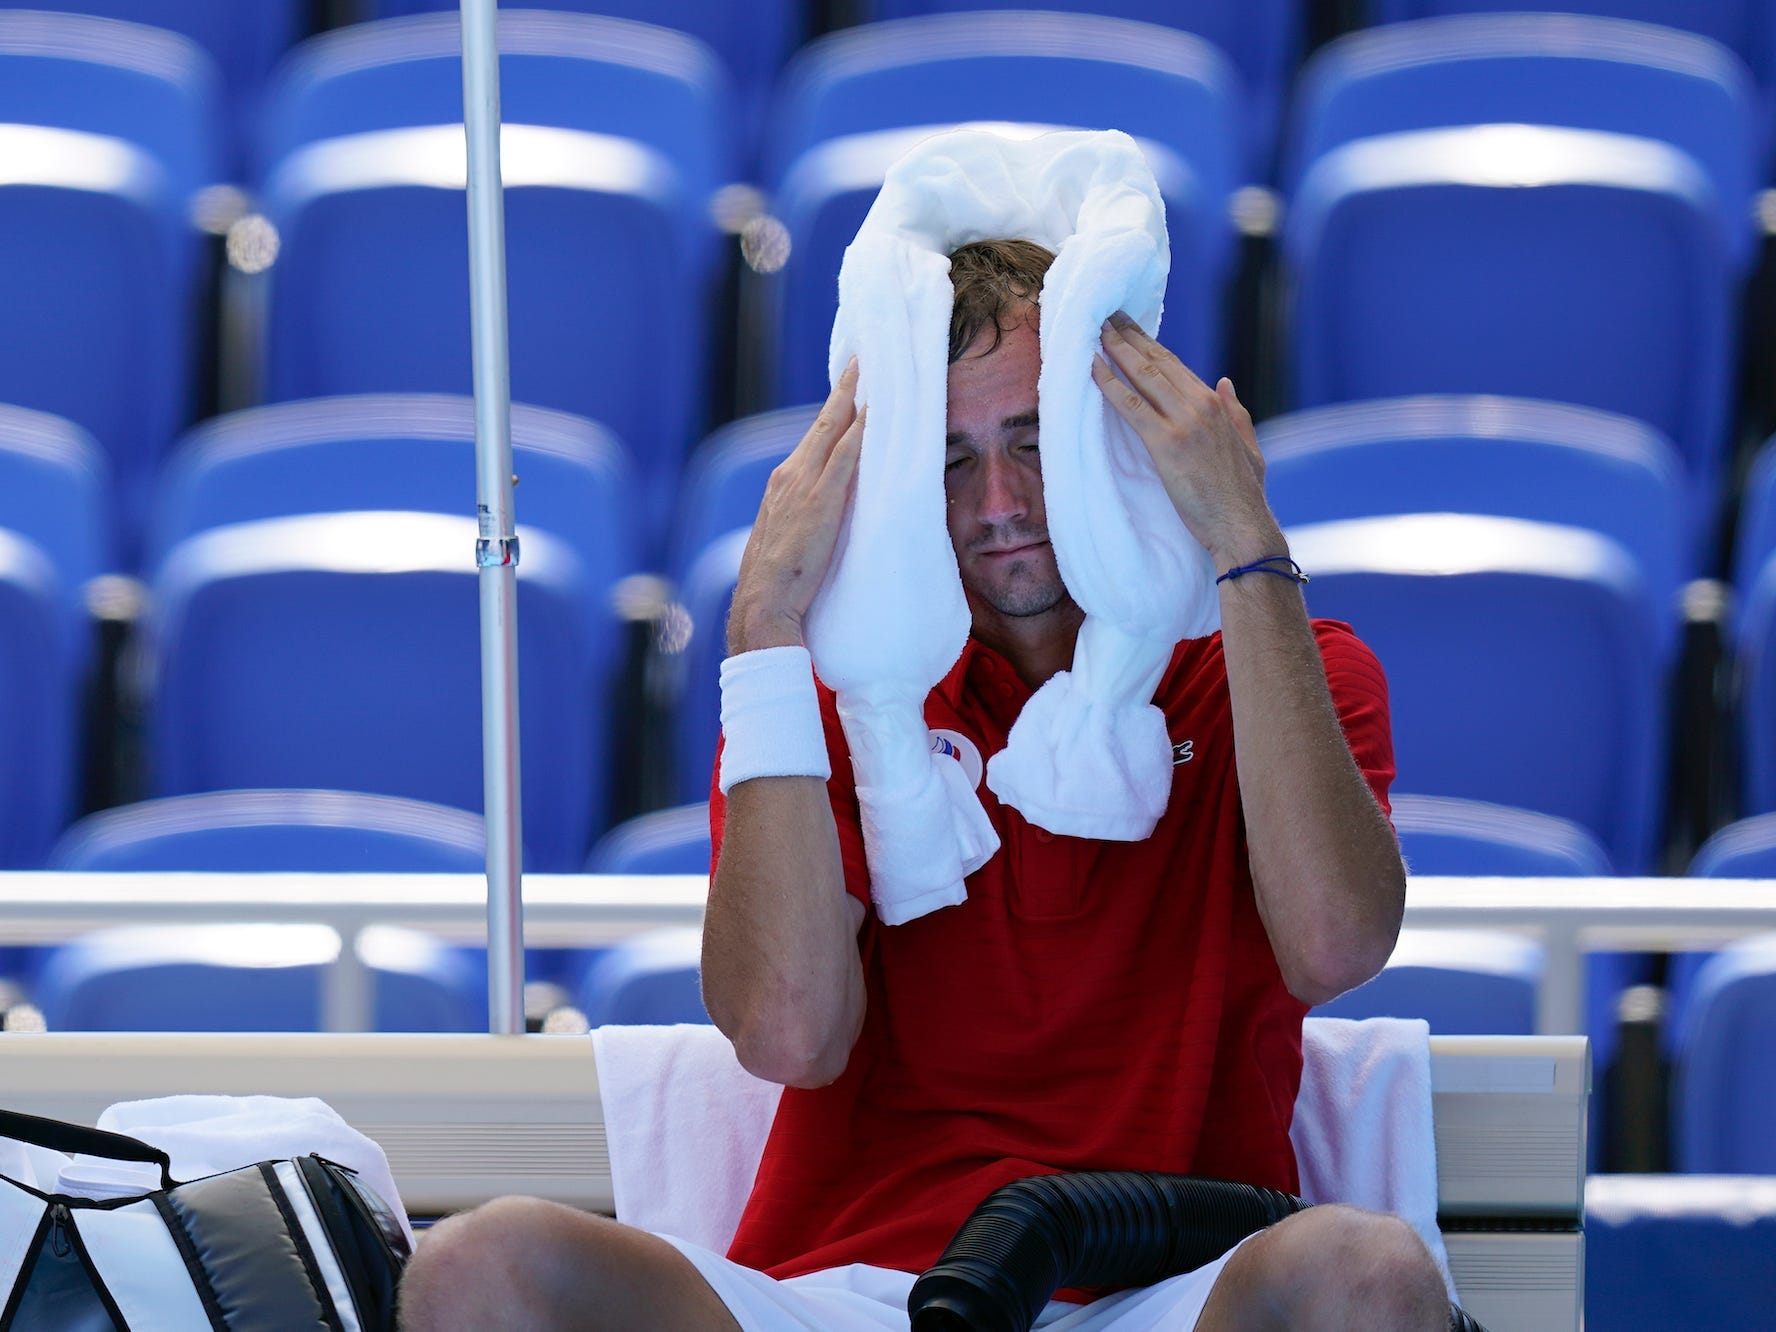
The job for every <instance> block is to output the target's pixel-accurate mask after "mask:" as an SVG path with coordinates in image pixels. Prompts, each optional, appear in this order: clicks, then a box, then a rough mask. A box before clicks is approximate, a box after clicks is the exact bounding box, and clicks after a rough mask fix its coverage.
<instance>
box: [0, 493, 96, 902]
mask: <svg viewBox="0 0 1776 1332" xmlns="http://www.w3.org/2000/svg"><path fill="white" fill-rule="evenodd" d="M66 605H67V598H66V595H65V594H64V592H63V590H62V585H61V581H60V580H59V579H58V577H57V576H56V571H55V568H54V566H53V564H52V563H51V561H50V559H49V557H48V555H46V554H45V552H44V551H43V549H42V548H41V547H39V546H38V545H37V544H36V543H35V542H32V541H29V540H26V539H25V538H24V537H21V536H19V535H18V534H16V533H14V532H10V531H7V530H6V529H4V528H0V700H4V702H3V703H0V753H4V754H5V755H6V756H7V762H6V764H5V766H4V768H3V769H0V809H3V810H4V811H5V813H4V815H3V816H0V868H5V869H37V868H39V867H40V866H41V865H42V864H43V857H44V856H45V855H46V854H47V853H48V851H49V847H50V843H51V842H53V841H54V840H55V836H56V834H57V833H59V832H60V831H61V830H62V828H63V827H64V826H65V825H66V824H67V822H68V820H69V818H70V817H71V816H72V814H73V811H74V793H75V781H76V776H77V771H78V767H79V765H78V763H77V761H76V752H77V751H76V738H77V736H78V732H79V726H78V722H77V716H78V708H79V701H80V686H81V684H82V681H81V678H80V676H79V674H78V672H77V663H78V662H79V661H80V660H81V659H82V658H81V654H80V652H79V650H78V649H77V648H76V646H75V645H74V644H73V643H70V642H69V639H68V634H69V628H68V617H67V614H66V610H65V608H66Z"/></svg>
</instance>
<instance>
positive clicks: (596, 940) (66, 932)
mask: <svg viewBox="0 0 1776 1332" xmlns="http://www.w3.org/2000/svg"><path fill="white" fill-rule="evenodd" d="M705 891H706V880H705V879H704V877H703V876H702V875H661V876H640V875H638V876H594V875H574V874H530V875H526V876H525V878H524V935H525V942H526V943H527V944H529V945H530V946H532V947H539V946H540V947H568V946H573V945H598V944H608V943H611V942H613V941H615V940H617V939H621V938H623V937H624V936H626V935H630V934H634V933H637V932H639V931H642V930H646V929H651V928H654V927H657V926H662V925H695V924H698V923H700V922H701V920H702V918H703V899H704V894H705ZM486 910H487V884H486V881H485V880H484V879H482V878H480V877H479V876H475V875H463V874H437V875H400V874H265V875H241V874H52V873H11V874H0V944H9V943H53V942H56V941H58V940H62V939H66V938H69V937H71V936H73V935H76V934H79V933H81V932H82V931H85V930H91V929H95V928H99V927H101V926H106V925H123V924H147V923H161V924H166V923H183V924H197V923H200V922H215V921H248V922H272V921H276V922H298V923H301V922H318V923H321V924H325V925H330V926H332V927H333V928H334V929H335V930H337V931H338V932H339V934H340V936H341V941H342V946H341V949H340V961H339V963H338V964H337V965H335V966H334V967H333V968H332V969H331V971H330V973H329V980H328V990H327V994H326V995H325V997H324V999H323V1005H322V1011H323V1014H324V1017H325V1026H326V1027H327V1029H328V1030H331V1031H361V1030H364V1029H365V1028H366V1027H367V1026H368V1025H369V1024H368V1020H367V1017H368V1013H369V1003H370V994H369V978H368V974H367V972H366V971H365V969H364V968H363V965H362V964H361V962H359V960H358V956H357V950H356V947H355V944H356V940H357V937H358V935H359V934H360V933H361V932H362V931H363V930H364V929H365V928H367V927H368V926H371V925H401V926H406V927H408V928H412V929H420V930H428V931H431V932H434V933H436V934H439V935H442V936H444V937H447V938H453V939H459V940H469V941H474V940H480V939H482V938H484V937H485V929H486ZM1406 924H1407V925H1408V926H1409V927H1423V928H1435V929H1488V930H1511V931H1517V932H1522V933H1526V934H1530V935H1534V936H1535V937H1537V938H1539V939H1541V940H1542V941H1543V943H1544V944H1545V946H1546V948H1547V966H1546V969H1545V971H1544V973H1543V977H1542V984H1541V993H1540V995H1539V1002H1538V1009H1537V1029H1538V1030H1539V1031H1540V1032H1542V1033H1543V1034H1549V1035H1563V1034H1573V1033H1578V1032H1581V1031H1582V1030H1583V996H1584V989H1585V956H1586V954H1587V953H1588V952H1594V951H1598V950H1607V949H1647V950H1671V949H1682V948H1709V947H1714V946H1717V945H1719V944H1721V943H1723V942H1725V941H1727V940H1729V939H1733V938H1736V937H1739V936H1742V935H1747V934H1757V933H1762V932H1764V931H1776V880H1740V879H1461V878H1431V877H1423V878H1415V879H1413V880H1412V881H1411V883H1410V885H1409V886H1408V889H1407V894H1406Z"/></svg>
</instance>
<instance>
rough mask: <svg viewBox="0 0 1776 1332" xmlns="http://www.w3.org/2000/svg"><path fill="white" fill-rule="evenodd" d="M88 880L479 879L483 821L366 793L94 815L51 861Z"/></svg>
mask: <svg viewBox="0 0 1776 1332" xmlns="http://www.w3.org/2000/svg"><path fill="white" fill-rule="evenodd" d="M49 864H50V867H51V868H52V869H58V870H70V871H84V872H102V873H111V872H120V871H142V870H150V871H152V870H158V871H186V870H189V871H200V872H205V873H234V874H253V873H280V872H298V871H300V872H310V871H312V872H316V873H336V872H337V873H361V874H373V873H390V874H396V873H400V874H478V873H481V872H482V871H483V870H484V869H485V868H486V864H487V835H486V830H485V828H484V827H483V825H482V822H481V819H480V817H479V816H478V815H475V814H470V813H468V812H466V811H465V810H460V809H449V808H446V807H445V806H442V805H428V804H425V803H423V802H421V801H418V800H403V799H400V798H398V797H395V796H378V795H365V794H363V793H361V792H357V791H289V790H286V791H216V792H210V793H207V794H204V795H189V796H169V797H168V798H166V799H164V800H145V801H141V802H139V803H137V804H133V805H123V806H119V807H117V808H115V809H107V810H103V811H101V812H99V813H97V814H89V815H88V816H87V817H86V818H84V819H82V820H80V822H79V823H76V824H75V825H74V826H73V827H71V828H69V829H68V831H67V832H65V833H64V834H63V835H62V836H61V838H60V839H59V840H58V841H57V842H56V845H55V848H54V850H52V851H51V853H50V857H49Z"/></svg>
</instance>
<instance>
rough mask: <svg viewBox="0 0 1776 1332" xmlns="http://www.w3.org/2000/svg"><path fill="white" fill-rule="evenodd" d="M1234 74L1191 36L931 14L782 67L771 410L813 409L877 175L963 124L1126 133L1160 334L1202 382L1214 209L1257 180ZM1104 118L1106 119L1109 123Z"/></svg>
mask: <svg viewBox="0 0 1776 1332" xmlns="http://www.w3.org/2000/svg"><path fill="white" fill-rule="evenodd" d="M1240 108H1241V97H1240V90H1239V79H1238V75H1237V73H1236V72H1235V71H1234V70H1233V68H1232V66H1231V65H1230V64H1229V63H1228V61H1227V59H1226V57H1225V56H1223V55H1222V54H1221V53H1220V52H1218V51H1217V50H1216V49H1215V48H1214V47H1212V46H1210V45H1209V44H1208V43H1207V42H1205V41H1203V40H1202V39H1200V38H1197V37H1192V36H1190V35H1189V34H1187V33H1183V32H1178V31H1175V30H1173V29H1169V28H1160V27H1157V26H1155V25H1152V24H1143V23H1133V22H1129V21H1126V20H1120V19H1107V18H1096V17H1093V16H1089V15H1079V14H1050V13H1042V14H1034V13H1019V14H1015V15H1008V14H999V13H987V14H944V15H937V16H934V17H931V18H921V19H900V20H896V21H894V22H891V23H877V24H869V25H866V26H864V27H861V28H853V29H849V30H846V31H842V32H836V33H833V34H831V35H829V36H826V37H823V38H821V39H819V40H818V41H815V42H812V43H810V44H809V45H808V46H806V47H804V48H803V49H802V50H801V51H800V52H799V53H798V54H797V55H796V56H795V58H794V59H792V60H791V61H790V64H789V67H788V69H787V70H786V71H785V74H784V81H783V89H782V92H781V94H780V96H779V98H778V101H777V104H776V107H775V109H774V111H773V115H772V121H771V127H770V131H769V138H768V142H767V147H766V164H765V175H766V180H767V183H768V184H769V185H770V187H771V189H772V191H773V204H772V206H773V211H774V212H775V214H776V215H777V217H778V219H779V220H780V221H781V223H782V225H783V227H784V228H785V229H786V231H787V241H788V249H787V253H786V256H777V260H778V261H782V263H783V266H782V271H781V272H778V273H776V274H775V276H774V279H773V282H772V290H771V293H770V297H769V299H768V301H767V304H768V305H769V306H770V310H771V314H772V317H773V328H774V340H773V352H774V357H775V365H774V370H773V374H772V379H771V385H770V389H771V393H772V395H773V397H772V401H773V402H774V403H776V404H778V405H787V404H789V403H795V402H809V401H815V400H822V399H824V398H825V397H826V394H827V389H828V384H827V380H826V359H827V347H828V343H829V342H830V338H831V332H832V321H833V315H834V313H835V312H836V311H837V308H838V294H837V283H836V279H837V275H838V271H839V261H840V258H841V256H842V254H843V252H844V249H845V247H846V246H847V245H849V244H850V243H851V241H852V239H853V237H854V236H855V235H856V233H857V227H858V225H859V223H861V222H862V220H863V217H864V215H865V213H867V212H868V210H869V205H870V203H871V202H872V201H873V200H874V198H875V196H876V193H877V191H878V189H879V188H880V186H881V182H882V178H883V175H884V174H885V173H886V171H887V169H888V167H889V166H890V165H891V164H892V163H893V162H894V161H895V160H896V159H898V158H899V157H900V156H901V155H902V154H903V153H904V152H905V151H906V150H907V149H908V148H910V147H911V146H912V145H913V144H915V143H917V142H918V141H919V140H921V139H923V138H926V137H928V136H929V135H931V134H934V133H936V132H938V131H939V130H942V129H945V128H949V127H952V126H954V125H955V124H957V123H958V122H963V121H973V120H993V121H1002V122H1017V123H1020V124H1022V125H1024V126H1025V127H1026V132H1033V131H1031V130H1029V127H1032V126H1040V127H1043V128H1050V129H1052V128H1057V127H1069V128H1073V129H1107V128H1116V129H1122V130H1126V131H1127V132H1128V133H1130V134H1131V135H1133V136H1134V137H1135V138H1136V139H1137V140H1138V141H1140V143H1141V146H1142V149H1143V151H1144V152H1145V153H1146V156H1147V160H1148V163H1149V165H1150V166H1152V168H1153V172H1154V177H1155V179H1156V180H1157V182H1158V184H1159V188H1160V193H1161V194H1162V196H1163V197H1164V199H1165V202H1166V224H1167V227H1168V229H1169V231H1170V236H1171V258H1172V267H1171V276H1170V279H1169V281H1168V283H1167V287H1166V294H1165V311H1166V317H1165V321H1164V323H1163V324H1162V326H1161V330H1160V337H1161V340H1162V341H1163V342H1165V344H1166V345H1167V346H1168V347H1170V348H1171V349H1172V350H1173V351H1175V352H1177V353H1178V354H1179V355H1180V356H1182V357H1183V358H1184V359H1185V360H1186V361H1187V362H1189V363H1190V364H1191V365H1193V366H1195V367H1196V368H1197V369H1198V370H1201V371H1203V372H1204V373H1206V374H1209V375H1210V376H1211V377H1212V376H1213V375H1214V374H1215V373H1218V367H1219V366H1220V364H1221V361H1222V352H1221V327H1220V325H1221V319H1222V300H1223V288H1224V285H1225V283H1226V280H1227V277H1228V275H1229V273H1230V271H1231V268H1232V265H1233V262H1234V259H1235V258H1236V257H1237V250H1236V246H1235V243H1234V242H1235V239H1236V237H1235V233H1234V228H1233V223H1232V220H1231V213H1230V207H1229V204H1230V197H1231V195H1232V193H1233V191H1234V190H1235V189H1236V188H1238V187H1239V186H1241V185H1243V184H1246V183H1248V182H1249V181H1250V180H1252V179H1253V178H1254V177H1255V176H1256V174H1257V172H1256V169H1255V168H1254V167H1253V166H1252V164H1251V163H1249V162H1248V161H1247V160H1246V151H1245V145H1244V143H1243V142H1242V140H1241V138H1240V135H1241V127H1242V125H1243V124H1244V121H1243V118H1242V114H1241V109H1240ZM1112 122H1114V123H1112Z"/></svg>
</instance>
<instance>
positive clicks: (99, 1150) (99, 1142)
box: [0, 1110, 178, 1189]
mask: <svg viewBox="0 0 1776 1332" xmlns="http://www.w3.org/2000/svg"><path fill="white" fill-rule="evenodd" d="M0 1138H11V1139H13V1140H14V1141H15V1142H28V1143H30V1144H31V1145H32V1146H34V1147H48V1148H50V1149H51V1150H52V1151H57V1152H68V1153H70V1154H72V1153H74V1152H85V1153H86V1154H87V1155H89V1156H104V1157H109V1158H110V1159H111V1160H114V1161H145V1162H147V1163H148V1164H149V1165H156V1166H159V1167H160V1186H161V1188H163V1189H170V1188H172V1187H173V1186H174V1185H175V1184H176V1183H177V1182H178V1181H176V1180H175V1179H174V1178H173V1160H172V1158H171V1157H170V1156H168V1155H167V1154H166V1153H165V1152H163V1151H161V1150H160V1148H158V1147H155V1146H152V1145H151V1144H149V1143H146V1142H143V1141H142V1140H141V1139H140V1138H130V1137H125V1136H124V1135H123V1134H121V1133H110V1132H107V1131H106V1130H105V1129H96V1128H88V1127H87V1126H86V1125H85V1124H68V1123H64V1122H63V1121H62V1120H59V1119H45V1118H44V1117H43V1116H41V1115H27V1114H24V1113H23V1112H21V1111H18V1110H0Z"/></svg>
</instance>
